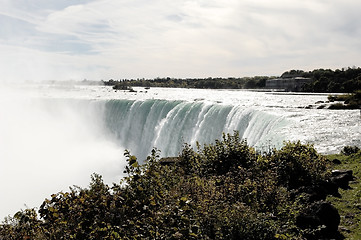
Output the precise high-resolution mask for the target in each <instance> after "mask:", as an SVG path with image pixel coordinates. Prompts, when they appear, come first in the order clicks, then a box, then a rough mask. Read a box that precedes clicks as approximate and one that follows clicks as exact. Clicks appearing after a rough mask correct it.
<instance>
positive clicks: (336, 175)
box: [331, 170, 354, 189]
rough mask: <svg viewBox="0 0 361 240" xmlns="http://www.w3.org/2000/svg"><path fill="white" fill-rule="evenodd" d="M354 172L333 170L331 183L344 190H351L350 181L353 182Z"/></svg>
mask: <svg viewBox="0 0 361 240" xmlns="http://www.w3.org/2000/svg"><path fill="white" fill-rule="evenodd" d="M353 178H354V177H353V172H352V170H333V171H332V175H331V181H332V182H333V183H335V184H336V185H337V186H338V187H340V188H342V189H350V186H349V185H348V183H349V181H352V180H353Z"/></svg>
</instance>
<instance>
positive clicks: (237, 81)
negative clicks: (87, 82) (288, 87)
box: [104, 76, 271, 90]
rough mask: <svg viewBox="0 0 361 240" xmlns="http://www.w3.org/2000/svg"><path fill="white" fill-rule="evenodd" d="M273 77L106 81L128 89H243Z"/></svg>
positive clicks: (257, 86) (260, 84) (263, 82)
mask: <svg viewBox="0 0 361 240" xmlns="http://www.w3.org/2000/svg"><path fill="white" fill-rule="evenodd" d="M270 78H271V77H267V76H255V77H242V78H234V77H229V78H211V77H209V78H186V79H180V78H170V77H167V78H154V79H122V80H118V81H116V80H113V79H110V80H109V81H104V84H105V85H107V86H114V87H113V88H114V89H118V90H128V89H129V87H131V86H137V87H146V88H148V87H173V88H201V89H242V88H263V87H264V86H265V85H266V80H267V79H270Z"/></svg>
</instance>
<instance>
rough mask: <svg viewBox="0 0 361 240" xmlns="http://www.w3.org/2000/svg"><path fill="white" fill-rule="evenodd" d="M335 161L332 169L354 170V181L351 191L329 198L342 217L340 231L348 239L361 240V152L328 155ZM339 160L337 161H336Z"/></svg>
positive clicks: (350, 185) (341, 190) (340, 190)
mask: <svg viewBox="0 0 361 240" xmlns="http://www.w3.org/2000/svg"><path fill="white" fill-rule="evenodd" d="M327 158H328V159H329V160H330V161H333V162H334V163H333V165H332V169H341V170H343V169H345V170H352V172H353V176H354V180H352V181H351V182H350V184H349V187H350V188H349V189H339V193H340V195H341V197H333V196H328V197H327V200H328V201H330V202H331V203H332V205H334V206H335V207H336V208H337V210H338V212H339V214H340V216H341V222H340V226H339V231H340V233H341V234H342V235H344V236H345V238H346V239H361V182H360V179H361V151H359V152H358V153H356V154H350V155H349V156H347V155H344V154H334V155H328V156H327ZM335 159H337V160H338V161H337V160H335Z"/></svg>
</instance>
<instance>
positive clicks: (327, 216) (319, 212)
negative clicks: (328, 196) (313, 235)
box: [296, 201, 341, 233]
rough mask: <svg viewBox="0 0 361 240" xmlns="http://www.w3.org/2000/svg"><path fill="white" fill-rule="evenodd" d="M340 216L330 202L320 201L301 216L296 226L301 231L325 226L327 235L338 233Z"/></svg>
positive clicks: (297, 219) (297, 218) (311, 205)
mask: <svg viewBox="0 0 361 240" xmlns="http://www.w3.org/2000/svg"><path fill="white" fill-rule="evenodd" d="M340 219H341V218H340V214H339V213H338V211H337V209H336V208H335V207H334V206H332V205H331V204H330V203H329V202H325V201H319V202H315V203H312V204H310V206H309V207H308V208H307V209H305V210H304V211H303V212H302V213H301V214H300V215H299V216H297V217H296V225H297V226H298V227H299V228H301V229H307V228H310V229H317V228H319V227H320V226H322V225H324V226H325V227H326V229H325V230H326V232H327V233H337V232H338V226H339V224H340Z"/></svg>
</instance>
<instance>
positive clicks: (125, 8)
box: [0, 0, 361, 81]
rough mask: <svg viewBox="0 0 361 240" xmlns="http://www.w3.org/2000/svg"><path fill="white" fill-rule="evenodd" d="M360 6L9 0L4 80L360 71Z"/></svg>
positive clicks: (247, 0)
mask: <svg viewBox="0 0 361 240" xmlns="http://www.w3.org/2000/svg"><path fill="white" fill-rule="evenodd" d="M360 10H361V1H359V0H331V1H330V0H328V1H326V0H272V1H270V0H31V1H29V0H0V23H1V26H0V80H7V81H13V80H45V79H52V80H69V79H73V80H82V79H89V80H100V79H104V80H108V79H110V78H113V79H119V78H143V77H144V78H154V77H167V76H170V77H181V78H186V77H231V76H234V77H243V76H255V75H280V74H282V72H284V71H286V70H290V69H303V70H313V69H315V68H331V69H336V68H342V67H352V66H359V65H360V64H359V63H360V60H361V14H360Z"/></svg>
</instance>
